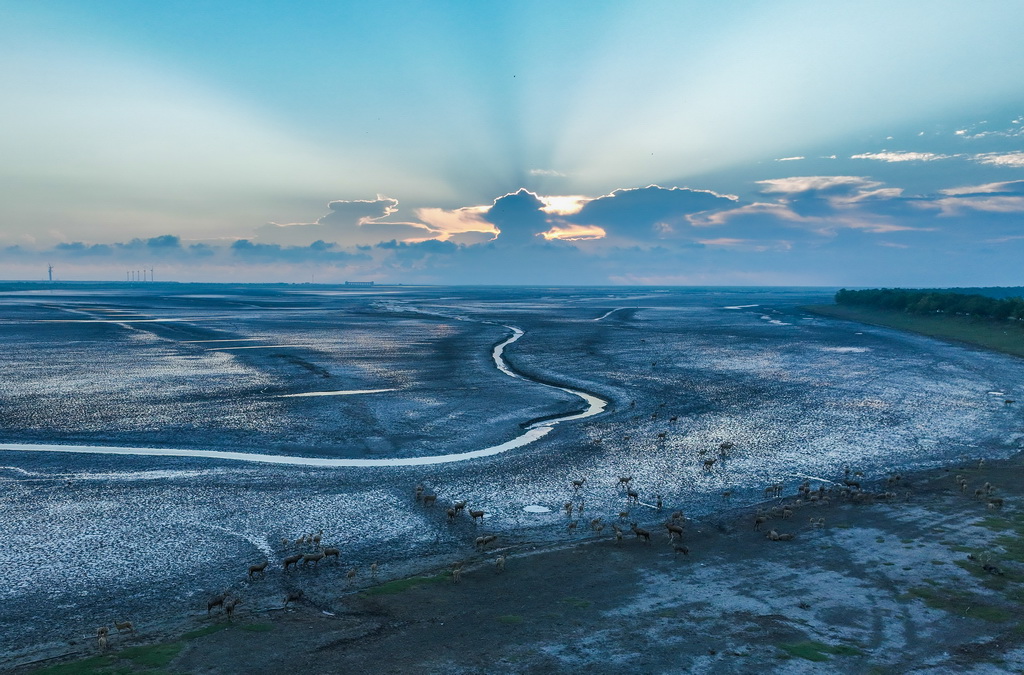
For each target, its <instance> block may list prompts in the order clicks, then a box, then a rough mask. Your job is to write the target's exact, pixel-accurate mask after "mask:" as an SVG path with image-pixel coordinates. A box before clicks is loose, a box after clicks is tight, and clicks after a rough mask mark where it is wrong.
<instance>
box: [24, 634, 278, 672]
mask: <svg viewBox="0 0 1024 675" xmlns="http://www.w3.org/2000/svg"><path fill="white" fill-rule="evenodd" d="M251 625H268V626H269V625H270V624H251ZM228 627H229V624H226V623H217V624H212V625H210V626H205V627H203V628H200V629H198V630H194V631H190V632H188V633H185V634H184V635H182V636H181V639H180V640H178V641H175V642H164V643H160V644H155V645H139V646H137V647H127V648H125V649H122V650H120V651H118V652H115V653H113V654H105V655H102V656H90V657H89V658H85V659H79V660H78V661H71V662H70V663H61V664H58V665H54V666H48V667H46V668H41V669H39V670H36V671H33V675H141V674H143V673H145V674H147V675H158V674H160V673H163V672H164V671H163V670H161V669H162V668H163V667H164V666H166V665H167V664H169V663H170V662H171V661H173V660H174V658H175V657H176V656H178V654H179V653H181V650H182V649H183V648H184V647H185V642H186V641H188V640H194V639H196V638H200V637H203V636H204V635H210V634H211V633H216V632H218V631H222V630H224V629H225V628H228ZM241 628H243V629H245V630H253V629H251V628H248V627H246V626H241Z"/></svg>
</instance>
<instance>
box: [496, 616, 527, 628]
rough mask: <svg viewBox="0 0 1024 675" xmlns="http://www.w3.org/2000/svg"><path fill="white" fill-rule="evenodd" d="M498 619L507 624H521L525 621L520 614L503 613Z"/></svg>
mask: <svg viewBox="0 0 1024 675" xmlns="http://www.w3.org/2000/svg"><path fill="white" fill-rule="evenodd" d="M498 621H500V622H501V623H507V624H513V625H514V624H519V623H522V622H523V617H521V616H519V615H518V614H502V615H501V616H499V617H498Z"/></svg>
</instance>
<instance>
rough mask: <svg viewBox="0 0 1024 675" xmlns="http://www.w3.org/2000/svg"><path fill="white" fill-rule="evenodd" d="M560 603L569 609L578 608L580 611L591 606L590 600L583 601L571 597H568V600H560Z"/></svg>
mask: <svg viewBox="0 0 1024 675" xmlns="http://www.w3.org/2000/svg"><path fill="white" fill-rule="evenodd" d="M562 602H564V603H565V604H567V605H569V606H571V607H578V608H580V609H586V608H587V607H590V604H591V603H590V600H584V599H583V598H575V597H572V596H569V597H568V598H562Z"/></svg>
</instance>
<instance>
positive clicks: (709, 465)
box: [704, 459, 718, 471]
mask: <svg viewBox="0 0 1024 675" xmlns="http://www.w3.org/2000/svg"><path fill="white" fill-rule="evenodd" d="M717 461H718V460H717V459H705V460H704V470H705V471H711V469H713V468H715V462H717Z"/></svg>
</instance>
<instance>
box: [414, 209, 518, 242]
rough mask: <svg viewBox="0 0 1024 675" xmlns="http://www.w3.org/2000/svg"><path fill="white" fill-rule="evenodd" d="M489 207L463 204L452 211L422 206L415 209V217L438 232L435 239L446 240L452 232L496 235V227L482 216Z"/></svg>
mask: <svg viewBox="0 0 1024 675" xmlns="http://www.w3.org/2000/svg"><path fill="white" fill-rule="evenodd" d="M490 208H491V207H490V206H465V207H463V208H461V209H455V210H452V211H448V210H445V209H436V208H423V209H416V217H417V218H419V219H420V220H421V221H423V222H424V223H426V224H427V225H429V226H430V227H431V229H434V230H438V231H439V232H440V235H438V236H437V237H436V238H437V239H441V240H446V239H448V238H449V237H451V236H452V235H453V234H461V233H463V232H486V233H488V234H491V235H494V236H495V237H496V236H498V228H496V227H494V223H491V222H490V221H487V220H484V218H483V214H485V213H487V211H489V210H490Z"/></svg>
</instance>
